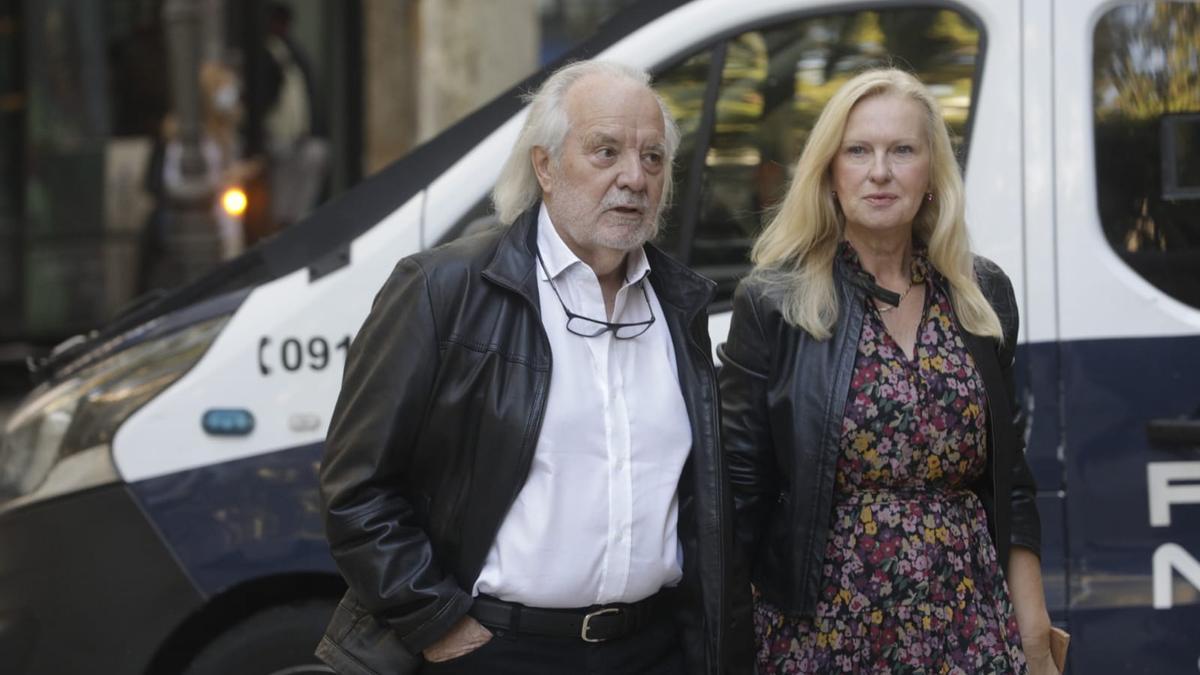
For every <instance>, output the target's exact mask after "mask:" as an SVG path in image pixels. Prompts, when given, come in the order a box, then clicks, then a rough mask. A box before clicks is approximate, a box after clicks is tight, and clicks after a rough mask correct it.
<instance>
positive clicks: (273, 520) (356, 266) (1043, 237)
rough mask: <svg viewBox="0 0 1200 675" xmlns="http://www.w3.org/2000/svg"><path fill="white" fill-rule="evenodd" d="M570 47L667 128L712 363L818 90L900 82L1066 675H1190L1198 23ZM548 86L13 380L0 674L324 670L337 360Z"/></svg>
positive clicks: (812, 14) (662, 38)
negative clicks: (1004, 430) (940, 117)
mask: <svg viewBox="0 0 1200 675" xmlns="http://www.w3.org/2000/svg"><path fill="white" fill-rule="evenodd" d="M571 56H572V57H574V58H582V57H591V56H603V57H605V58H611V59H617V60H621V61H625V62H629V63H632V64H636V65H638V66H642V67H645V68H647V69H649V70H651V71H652V72H654V73H655V74H656V77H657V82H658V86H659V89H660V91H661V92H662V94H663V95H664V97H665V98H666V99H667V101H668V102H669V104H670V107H671V108H672V110H673V112H674V113H675V115H676V116H677V117H678V119H679V124H680V127H681V130H682V132H683V142H682V145H681V149H680V153H679V156H678V161H677V166H676V173H675V176H676V178H675V179H676V192H675V194H676V195H677V197H676V203H675V204H674V206H673V207H672V210H671V212H670V214H669V223H670V227H669V228H668V229H667V231H666V232H665V233H664V235H663V238H662V241H661V242H660V243H661V245H662V246H663V247H664V248H665V249H666V250H668V251H669V252H670V253H672V254H673V255H675V256H677V257H678V258H679V259H680V260H682V261H685V262H686V263H687V264H689V265H691V266H692V267H693V268H694V269H696V270H698V271H699V272H701V273H703V274H706V275H708V276H710V277H712V278H713V279H715V280H717V282H718V284H719V288H720V296H719V297H718V299H717V301H716V302H715V303H714V304H713V305H712V307H711V314H712V320H711V331H712V334H713V338H714V340H713V341H714V343H719V342H721V341H722V340H723V337H724V332H725V331H726V329H727V327H728V320H729V314H728V312H729V303H728V299H729V295H730V292H731V291H732V289H733V286H734V284H735V283H736V281H737V279H738V278H739V277H740V276H741V275H742V274H744V273H745V271H746V270H747V261H746V254H747V251H748V248H749V246H750V243H751V241H752V240H753V238H754V236H755V234H756V233H757V231H758V229H759V228H760V226H761V223H762V214H763V212H764V210H765V209H767V208H769V207H770V206H771V205H772V203H774V201H775V200H777V199H778V198H779V196H780V193H781V190H782V188H783V186H784V185H786V183H787V181H788V178H789V174H790V171H791V165H792V163H793V162H794V160H795V158H796V157H797V156H798V154H799V152H800V150H801V148H802V147H803V145H804V142H805V139H806V135H807V133H808V131H809V129H810V127H811V124H812V122H813V121H814V119H815V117H816V115H817V113H818V111H819V110H820V108H821V106H822V104H823V103H824V101H825V100H826V99H827V97H828V96H829V95H830V94H831V93H832V91H833V90H834V89H836V87H837V86H838V85H839V84H840V83H841V82H842V81H844V80H845V79H846V78H847V77H849V76H850V75H851V74H853V73H854V72H856V71H857V70H858V69H860V68H861V67H863V66H864V65H867V64H870V63H874V62H878V61H879V60H880V59H881V58H890V59H891V60H892V62H894V63H897V64H899V65H902V66H904V67H907V68H910V69H911V70H913V71H914V72H915V73H916V74H917V75H918V76H919V77H921V78H922V79H923V80H924V81H925V82H927V83H929V85H930V87H931V88H932V90H933V91H934V92H935V94H936V95H937V97H938V98H939V100H940V102H941V104H942V105H943V107H944V109H945V113H946V117H947V119H948V120H949V122H950V123H951V126H952V127H953V132H954V135H955V140H956V142H957V144H958V147H959V151H960V156H961V160H962V164H963V169H964V171H965V175H966V185H967V192H968V202H967V203H968V211H967V215H968V221H969V223H970V231H971V236H972V238H973V243H974V247H975V249H976V250H978V251H979V252H981V253H982V254H984V255H987V256H988V257H990V258H992V259H993V260H995V261H997V262H998V263H999V264H1000V265H1001V266H1002V267H1003V268H1004V269H1005V270H1006V271H1007V272H1008V274H1009V276H1010V277H1011V278H1012V280H1013V282H1014V284H1015V287H1016V292H1017V297H1018V299H1019V302H1020V303H1021V314H1022V324H1021V331H1022V332H1021V338H1020V350H1019V364H1018V366H1019V378H1020V392H1021V395H1022V397H1023V406H1024V410H1025V413H1026V417H1027V421H1028V431H1027V433H1028V447H1029V450H1028V456H1029V463H1030V464H1031V466H1032V468H1033V470H1034V472H1035V474H1036V477H1037V481H1038V485H1039V486H1040V493H1039V501H1040V504H1039V505H1040V508H1041V513H1042V519H1043V528H1044V534H1043V539H1044V542H1045V551H1044V555H1043V559H1042V565H1043V574H1044V578H1045V584H1046V594H1047V598H1048V601H1049V603H1050V607H1051V612H1052V616H1053V618H1054V620H1055V621H1056V622H1057V623H1058V624H1060V625H1063V626H1065V627H1067V628H1068V629H1069V630H1070V632H1071V633H1072V634H1073V638H1074V639H1073V644H1072V655H1071V662H1070V670H1071V671H1072V672H1075V673H1189V672H1190V673H1195V672H1197V671H1198V670H1200V80H1197V72H1200V1H1198V0H1138V1H1135V0H1127V1H1115V0H927V1H924V2H919V3H915V2H898V1H888V0H875V1H871V0H864V1H861V2H851V3H846V2H833V1H832V0H744V1H736V2H735V1H733V0H692V1H690V2H685V1H682V0H646V1H645V2H640V3H636V4H634V5H632V6H631V7H630V8H629V9H628V10H626V11H625V12H624V13H623V14H621V15H619V16H618V17H616V18H615V19H614V20H613V21H611V22H610V23H608V24H606V25H605V26H604V27H603V28H602V29H601V30H600V31H599V33H598V34H597V35H596V36H595V37H594V38H593V39H592V40H591V41H589V42H587V43H586V44H584V45H582V46H581V47H580V48H579V49H578V50H576V52H575V53H573V54H572V55H571ZM545 74H546V73H545V72H542V73H539V74H537V75H534V76H533V77H531V78H530V79H529V80H528V81H526V82H525V83H523V84H522V85H520V86H519V87H517V88H514V89H513V90H512V91H510V92H509V93H507V94H506V95H504V96H502V97H501V98H499V99H497V100H496V101H494V102H492V103H491V104H490V105H488V106H486V107H485V108H483V109H481V110H479V111H478V112H476V113H474V114H473V115H471V116H470V117H469V118H467V119H465V120H464V121H462V122H461V123H459V124H458V125H456V126H455V127H453V128H451V129H450V130H449V131H447V132H445V133H443V134H442V135H441V136H439V137H437V138H436V139H434V140H433V141H431V142H430V143H428V144H426V145H424V146H422V147H421V148H419V149H418V150H416V151H415V152H413V153H412V154H411V155H409V156H408V157H406V158H405V159H402V160H400V161H399V162H397V163H396V164H394V165H393V166H391V167H390V168H388V169H386V170H384V171H382V172H381V173H379V174H378V175H376V176H374V177H372V178H370V179H369V180H367V181H365V182H364V183H362V184H361V185H360V186H358V187H357V188H355V189H354V190H352V191H350V192H348V193H347V194H345V195H344V196H342V197H340V198H339V199H337V200H336V201H334V202H332V203H329V204H327V205H325V206H324V207H322V208H321V209H320V210H319V211H317V212H316V213H315V214H314V215H312V216H311V217H310V218H309V219H308V220H306V221H304V222H302V223H300V224H298V225H296V226H294V227H293V228H291V229H289V230H287V231H285V232H284V233H283V234H281V235H280V236H278V237H277V238H275V239H274V240H271V241H269V242H266V243H265V244H263V245H261V246H259V247H257V248H254V249H252V250H250V251H249V252H247V253H246V254H245V255H243V256H241V257H240V258H237V259H235V260H233V261H231V262H229V263H228V264H226V265H224V266H223V267H221V268H219V269H217V270H215V271H214V272H213V273H212V274H210V275H209V276H207V277H206V278H204V279H202V280H200V281H199V282H197V283H194V284H191V285H189V286H186V287H183V288H180V289H178V290H176V291H175V292H173V293H172V294H170V295H168V296H167V297H165V298H162V299H160V300H158V301H156V302H154V303H153V304H150V305H147V306H144V307H141V308H139V309H137V310H134V311H133V312H131V313H129V314H127V315H125V316H123V317H121V318H118V319H117V320H116V321H115V322H113V323H112V324H111V325H108V326H106V327H104V328H102V329H100V330H98V331H97V332H95V333H94V334H93V335H91V336H89V337H87V338H86V339H84V340H82V341H76V342H75V343H73V344H70V345H65V346H63V347H62V348H60V349H59V350H58V351H57V352H56V353H55V354H54V355H53V356H52V357H51V358H49V359H48V360H47V361H45V362H44V363H42V364H40V366H39V368H38V371H37V373H36V376H37V377H38V378H39V379H40V380H41V384H40V386H39V387H38V388H37V389H36V390H35V391H34V392H33V393H32V394H30V395H29V397H28V398H27V399H26V400H25V401H24V403H23V404H22V405H21V407H20V408H19V409H18V410H17V411H16V412H15V414H14V415H13V416H12V417H11V418H10V420H9V422H8V425H7V428H6V430H5V435H4V446H3V449H2V450H0V672H4V673H15V674H20V673H28V674H30V675H62V674H68V673H106V674H111V675H122V674H127V673H128V674H135V673H136V674H141V673H188V674H189V675H197V674H207V673H221V674H223V675H225V674H234V675H240V674H245V675H267V674H269V673H273V674H275V675H282V674H283V673H289V674H296V673H311V672H328V670H327V669H324V668H323V667H322V666H320V665H319V664H318V663H317V662H316V660H315V659H314V658H313V657H312V656H311V653H312V649H313V647H314V646H315V644H316V640H317V636H318V635H319V634H320V631H321V630H322V629H323V627H324V623H325V621H326V619H327V617H328V615H329V613H330V610H331V609H332V607H333V603H335V602H336V599H337V598H338V597H339V596H340V593H341V591H342V586H341V582H340V580H339V578H338V576H337V573H336V571H335V569H334V566H333V562H332V560H331V558H330V556H329V553H328V550H327V548H326V544H325V540H324V536H323V534H322V528H321V518H320V511H321V504H320V500H319V497H318V492H317V483H316V472H317V465H318V462H319V461H320V458H321V452H322V444H323V440H324V436H325V431H326V427H327V425H328V423H329V416H330V412H331V409H332V407H333V404H334V401H335V398H336V396H337V393H338V388H339V384H340V377H341V373H342V366H343V363H344V359H345V355H346V350H347V347H348V345H349V344H350V341H351V340H352V339H353V338H354V334H355V332H356V330H357V329H358V327H359V325H360V323H361V322H362V320H363V318H364V317H365V316H366V313H367V310H368V308H369V306H370V303H371V300H372V298H373V296H374V294H375V291H376V289H377V288H378V287H379V286H380V285H381V283H382V282H383V280H384V279H385V277H386V276H387V274H388V273H389V271H390V270H391V268H392V266H393V265H394V264H395V262H396V260H397V259H399V258H401V257H403V256H405V255H408V254H411V253H414V252H416V251H419V250H422V249H425V248H428V247H431V246H436V245H438V244H440V243H443V242H446V241H448V240H450V239H453V238H455V237H457V236H460V235H461V234H462V233H463V232H464V231H466V230H468V229H470V228H472V227H478V226H487V225H488V213H489V202H488V193H489V190H490V189H491V187H492V184H493V182H494V181H495V179H496V176H497V172H498V171H499V168H500V166H501V164H502V161H503V159H504V157H505V156H506V154H507V153H508V151H509V148H510V147H511V146H512V143H513V141H514V138H515V135H516V133H517V130H518V128H519V125H520V124H521V121H522V118H523V110H522V103H521V101H520V99H519V96H518V94H519V93H520V91H522V90H527V89H529V88H532V87H535V86H536V85H537V84H538V83H539V82H540V80H541V78H543V77H545Z"/></svg>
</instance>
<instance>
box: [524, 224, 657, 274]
mask: <svg viewBox="0 0 1200 675" xmlns="http://www.w3.org/2000/svg"><path fill="white" fill-rule="evenodd" d="M537 247H538V253H540V254H541V256H542V263H544V264H545V271H543V270H542V269H541V266H540V265H539V266H538V278H539V279H543V280H545V279H546V273H547V272H548V273H549V274H550V277H549V278H550V279H557V278H558V277H559V276H561V275H562V273H563V272H565V271H566V270H567V269H569V268H570V267H572V266H574V265H576V264H579V265H583V266H585V267H586V266H587V263H585V262H583V261H582V260H580V259H579V256H577V255H575V253H574V252H573V251H572V250H571V248H570V247H569V246H567V243H566V242H564V241H563V240H562V237H560V236H559V234H558V230H556V229H555V228H554V223H553V222H551V221H550V212H549V211H547V210H546V205H545V204H542V205H541V207H540V208H539V209H538V234H537ZM589 271H590V270H589ZM648 274H650V260H649V259H648V258H647V257H646V251H645V249H643V248H642V247H641V246H639V247H637V248H636V249H634V250H632V251H630V252H629V253H627V254H626V258H625V284H624V285H625V286H629V285H631V284H635V283H637V282H639V281H641V280H642V279H644V278H645V277H646V275H648Z"/></svg>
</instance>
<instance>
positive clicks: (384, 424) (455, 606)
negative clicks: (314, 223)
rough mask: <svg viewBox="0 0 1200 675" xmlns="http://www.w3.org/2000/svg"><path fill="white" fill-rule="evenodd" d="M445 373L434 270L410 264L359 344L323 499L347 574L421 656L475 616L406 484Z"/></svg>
mask: <svg viewBox="0 0 1200 675" xmlns="http://www.w3.org/2000/svg"><path fill="white" fill-rule="evenodd" d="M437 367H438V338H437V333H436V324H435V323H434V316H433V307H432V302H431V301H430V295H429V283H428V279H427V277H426V276H425V273H424V270H422V268H421V267H420V265H419V264H418V263H417V262H416V261H414V260H411V259H406V260H402V261H401V262H400V263H399V264H398V265H397V266H396V269H395V270H394V271H393V272H392V275H391V277H390V278H389V279H388V281H387V283H385V284H384V286H383V288H382V289H381V290H380V291H379V294H378V295H377V296H376V297H375V302H374V305H373V306H372V308H371V312H370V314H369V315H368V316H367V319H366V321H365V323H364V324H363V326H362V328H361V329H360V330H359V333H358V335H357V336H356V337H355V339H354V342H353V343H352V344H351V346H350V350H349V354H348V355H347V359H346V370H345V375H344V377H343V381H342V389H341V393H340V395H339V396H338V401H337V405H336V406H335V408H334V411H333V418H332V420H331V422H330V427H329V435H328V437H327V439H326V447H325V457H324V460H323V462H322V463H321V471H320V482H321V496H322V498H323V500H324V505H325V513H324V516H325V533H326V536H327V537H328V539H329V544H330V549H331V552H332V553H333V558H334V560H335V562H336V563H337V566H338V569H339V570H340V571H341V573H342V576H343V577H344V578H345V580H346V583H347V584H348V585H349V586H350V588H351V590H352V591H353V592H354V593H355V595H356V596H357V597H358V599H359V601H360V602H361V603H362V605H363V606H364V607H366V608H367V610H368V611H370V613H371V614H373V615H375V616H376V617H377V618H378V619H379V620H381V621H383V622H385V623H386V624H388V625H389V626H390V627H391V628H392V629H393V630H395V631H396V632H397V634H398V635H399V637H400V640H401V642H403V644H404V646H405V647H406V648H407V649H409V650H410V651H411V652H412V653H413V654H417V653H419V652H420V651H421V650H423V649H424V648H425V647H427V646H429V645H430V644H432V643H433V642H435V641H437V639H438V638H440V637H441V636H442V635H443V634H445V633H446V631H448V630H449V629H450V627H451V626H453V625H454V623H455V622H456V621H458V619H459V618H461V617H462V616H463V615H464V614H466V612H467V610H468V609H469V608H470V605H471V596H470V595H469V594H468V593H466V592H465V591H464V590H463V589H462V588H461V587H460V586H459V585H458V583H457V582H456V581H455V579H454V578H452V577H451V576H450V575H449V574H447V573H446V572H445V571H443V570H442V568H440V567H439V566H438V561H437V556H436V554H435V551H434V550H433V547H432V544H431V543H430V540H429V536H428V534H427V533H426V532H425V530H424V529H423V527H422V525H421V524H420V521H419V520H418V517H417V513H416V511H415V509H414V504H413V502H412V500H411V495H408V494H405V491H404V489H403V488H402V486H403V485H405V484H407V483H409V482H410V481H407V480H405V478H406V476H405V474H406V472H407V471H409V469H410V464H411V462H412V460H413V450H414V445H415V443H416V439H417V435H418V433H419V429H420V427H421V425H422V424H423V421H424V419H425V418H426V416H427V410H426V408H427V406H428V403H429V400H430V398H431V390H432V387H433V382H434V378H435V375H436V372H437Z"/></svg>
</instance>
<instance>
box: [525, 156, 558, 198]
mask: <svg viewBox="0 0 1200 675" xmlns="http://www.w3.org/2000/svg"><path fill="white" fill-rule="evenodd" d="M529 160H530V161H531V162H533V172H534V173H535V174H537V180H538V184H539V185H541V186H542V194H544V195H547V194H550V186H551V185H552V184H553V181H551V180H550V161H551V158H550V153H549V152H547V151H546V149H545V148H543V147H542V146H540V145H535V146H533V149H532V150H530V151H529Z"/></svg>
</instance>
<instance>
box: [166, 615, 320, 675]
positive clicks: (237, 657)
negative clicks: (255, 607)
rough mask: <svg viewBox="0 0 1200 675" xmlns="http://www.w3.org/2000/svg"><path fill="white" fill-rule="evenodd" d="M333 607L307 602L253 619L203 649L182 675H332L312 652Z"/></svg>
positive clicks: (253, 616)
mask: <svg viewBox="0 0 1200 675" xmlns="http://www.w3.org/2000/svg"><path fill="white" fill-rule="evenodd" d="M335 606H336V603H335V602H334V601H332V600H308V601H305V602H300V603H295V604H290V605H280V606H276V607H271V608H269V609H264V610H262V611H260V612H257V613H255V614H252V615H250V616H249V617H248V618H246V619H243V620H242V621H240V622H239V623H237V624H234V625H233V627H232V628H230V629H229V630H227V631H225V632H224V633H221V634H220V635H218V636H217V638H216V639H214V640H213V641H212V642H210V643H208V644H207V645H205V646H204V647H203V648H202V649H201V650H200V651H199V653H197V654H196V657H195V658H194V659H192V662H191V663H190V664H189V665H188V666H187V668H186V669H184V671H183V675H316V674H317V673H332V672H333V670H332V669H331V668H329V667H328V666H326V665H325V664H323V663H321V661H320V659H318V658H317V657H316V656H314V655H313V651H314V650H315V649H316V648H317V643H318V642H319V641H320V640H321V635H322V634H324V632H325V627H326V626H327V625H328V624H329V618H330V617H331V616H332V615H333V610H334V607H335Z"/></svg>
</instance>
